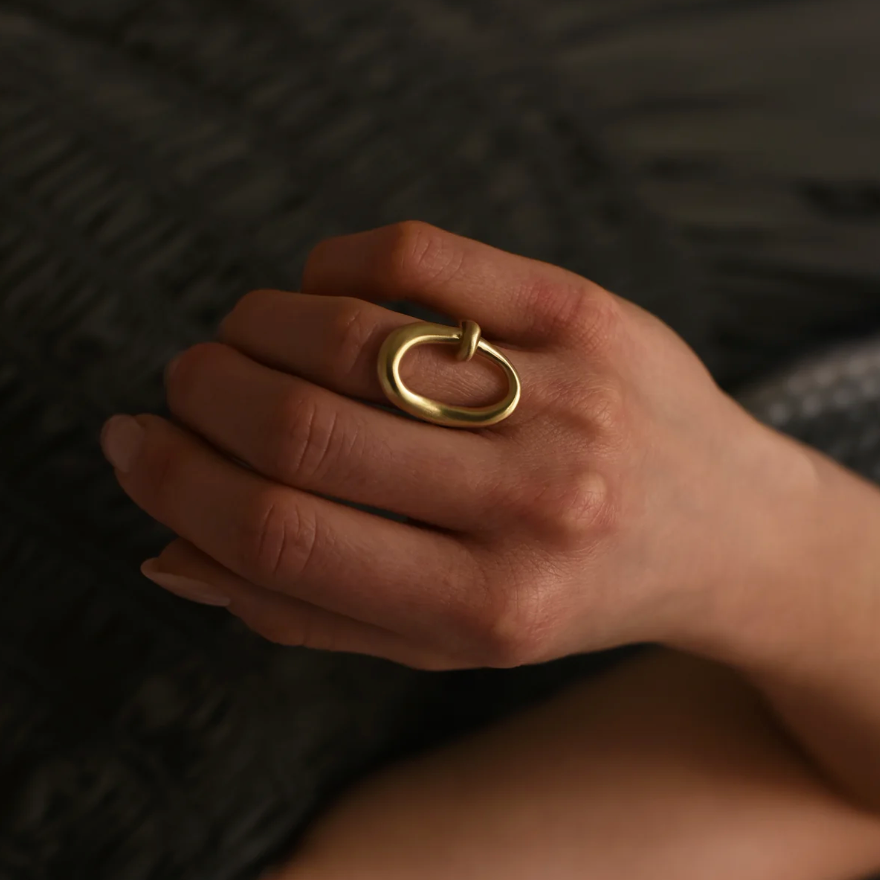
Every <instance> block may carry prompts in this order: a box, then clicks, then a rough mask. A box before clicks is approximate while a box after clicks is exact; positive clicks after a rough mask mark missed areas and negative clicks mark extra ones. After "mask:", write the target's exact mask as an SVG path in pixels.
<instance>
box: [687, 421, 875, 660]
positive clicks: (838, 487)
mask: <svg viewBox="0 0 880 880" xmlns="http://www.w3.org/2000/svg"><path fill="white" fill-rule="evenodd" d="M749 420H750V422H751V425H750V428H749V430H748V431H746V432H744V434H743V435H740V440H741V443H740V453H739V454H740V455H741V457H742V465H741V468H740V472H739V474H738V476H737V478H736V484H737V485H736V488H732V489H731V490H730V499H731V500H730V504H728V505H727V506H728V509H727V511H726V517H725V519H724V523H725V530H726V533H727V535H728V536H729V538H730V540H729V541H727V542H726V543H724V544H723V546H721V549H720V552H719V553H718V554H717V560H716V561H717V565H716V566H715V567H714V568H711V569H710V570H709V574H708V576H707V577H706V581H705V583H704V584H703V585H702V587H701V589H700V590H698V591H696V592H695V593H694V596H693V601H692V602H691V609H690V613H689V614H688V615H685V616H683V617H682V618H681V621H680V626H679V627H678V628H677V630H676V631H675V632H674V633H672V637H671V639H670V644H671V646H672V647H677V648H679V649H682V650H688V651H690V652H692V653H698V654H700V655H702V656H706V657H709V658H711V659H714V660H717V661H720V662H725V663H727V664H729V665H733V666H736V667H738V668H740V669H742V670H744V671H746V670H756V671H760V670H762V669H764V668H767V669H773V670H776V669H779V668H780V667H782V666H790V667H791V668H792V669H794V668H801V667H803V666H805V665H806V664H815V665H816V667H817V671H818V669H819V668H820V667H821V666H822V665H823V664H826V663H827V661H828V660H829V658H831V657H836V656H839V655H840V653H841V652H845V651H847V650H855V648H856V646H859V649H860V650H861V646H862V644H863V643H870V644H871V645H872V646H873V645H874V644H875V643H876V641H877V640H876V632H877V631H878V629H877V627H878V621H877V620H876V619H872V618H876V616H877V614H878V613H880V607H878V604H880V492H878V491H877V490H876V488H875V487H873V486H872V485H871V484H868V483H866V482H865V481H863V480H861V479H860V478H859V477H858V476H856V475H854V474H851V473H850V472H849V471H847V470H845V469H844V468H842V467H840V466H839V465H837V464H836V463H835V462H833V461H832V460H830V459H828V458H827V457H826V456H824V455H822V454H821V453H818V452H816V451H815V450H813V449H810V448H808V447H806V446H804V445H803V444H801V443H798V442H797V441H795V440H792V439H791V438H789V437H786V436H784V435H781V434H778V433H777V432H775V431H773V430H772V429H770V428H767V427H766V426H764V425H761V424H759V423H757V422H755V421H754V420H752V419H751V417H749Z"/></svg>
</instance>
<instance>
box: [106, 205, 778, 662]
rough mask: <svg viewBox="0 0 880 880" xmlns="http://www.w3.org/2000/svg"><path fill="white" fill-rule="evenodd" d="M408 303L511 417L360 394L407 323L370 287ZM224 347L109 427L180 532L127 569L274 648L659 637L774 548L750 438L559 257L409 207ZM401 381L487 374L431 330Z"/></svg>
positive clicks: (501, 649) (446, 394) (441, 650)
mask: <svg viewBox="0 0 880 880" xmlns="http://www.w3.org/2000/svg"><path fill="white" fill-rule="evenodd" d="M404 298H406V299H410V300H413V301H416V302H419V303H422V304H423V305H425V306H427V307H429V308H431V309H433V310H434V311H436V312H441V313H444V314H447V315H450V316H453V317H455V318H458V317H462V318H470V319H473V320H475V321H476V322H477V323H478V324H480V326H481V328H482V331H483V335H484V336H485V337H486V338H487V339H488V340H489V341H491V342H493V343H494V344H496V345H498V346H499V347H500V348H501V350H502V351H504V352H505V354H506V355H507V357H508V358H509V359H510V361H511V362H512V363H513V365H514V366H515V368H516V369H517V370H518V372H519V374H520V377H521V379H522V383H523V395H522V399H521V402H520V404H519V406H518V408H517V409H516V410H515V412H514V413H513V414H512V415H511V416H510V417H509V418H508V419H507V420H505V421H503V422H501V423H499V424H497V425H495V426H492V427H490V428H485V429H481V430H475V431H471V430H461V429H449V428H441V427H438V426H435V425H431V424H428V423H425V422H420V421H415V420H412V419H409V418H404V417H402V416H401V415H400V413H399V412H398V411H396V410H393V411H391V409H390V408H387V409H380V408H378V407H375V406H371V405H370V404H386V405H387V403H388V402H387V400H386V399H385V397H384V395H383V394H382V391H381V388H380V386H379V382H378V379H377V375H376V358H377V354H378V350H379V347H380V345H381V343H382V341H383V340H384V338H385V337H386V336H387V334H388V333H389V332H390V331H391V330H392V329H394V328H395V327H398V326H400V325H401V324H404V323H407V322H408V321H410V320H411V319H410V318H408V317H406V316H403V315H400V314H399V313H396V312H393V311H390V310H387V309H385V308H382V307H381V306H379V305H378V304H377V303H378V302H382V301H388V300H394V299H404ZM219 340H220V341H218V342H208V343H203V344H199V345H196V346H194V347H193V348H191V349H189V350H187V351H186V352H184V353H183V354H182V355H181V356H180V357H178V358H177V359H176V360H175V362H173V363H172V365H171V366H170V367H169V372H168V376H167V393H168V401H169V406H170V408H171V410H172V412H173V413H174V416H175V417H176V419H177V420H179V424H172V423H170V422H168V421H166V420H164V419H161V418H159V417H157V416H154V415H140V416H137V418H136V419H132V418H130V417H114V418H113V419H111V420H110V422H108V425H107V426H105V431H104V433H103V436H102V440H103V445H104V449H105V452H106V454H107V456H108V458H110V460H111V461H112V462H113V463H114V465H115V467H116V475H117V477H118V479H119V482H120V484H121V485H122V487H123V489H124V490H125V491H126V492H127V493H128V494H129V495H130V497H131V498H132V499H133V500H134V501H135V503H137V504H138V505H139V506H141V507H142V508H143V509H144V510H145V511H147V512H148V513H149V514H150V515H152V516H153V517H155V518H156V519H157V520H159V521H160V522H162V523H164V524H165V525H167V526H168V527H170V528H171V529H172V530H174V531H175V532H176V533H177V534H178V535H179V536H180V537H179V538H178V539H177V540H175V541H174V542H172V543H171V544H170V545H169V546H168V547H167V548H166V549H165V550H164V551H163V552H162V554H161V555H160V556H159V557H158V559H157V560H156V561H154V562H153V563H151V564H149V565H147V566H146V567H145V569H144V571H145V573H146V574H147V575H148V576H149V577H151V578H153V579H154V580H156V581H157V582H158V583H160V584H163V585H164V586H166V587H168V588H169V589H171V590H172V591H175V592H180V593H183V594H184V595H189V596H190V598H196V599H201V600H202V601H207V602H214V603H215V604H228V608H229V610H230V611H231V612H232V613H233V614H235V615H237V616H238V617H240V618H241V619H242V620H243V621H244V622H245V623H246V624H247V625H249V626H250V627H252V628H253V629H254V630H255V631H256V632H258V633H261V634H262V635H264V636H265V637H267V638H269V639H272V640H274V641H278V642H281V643H284V644H291V645H307V646H310V647H314V648H324V649H332V650H341V651H353V652H361V653H366V654H375V655H379V656H384V657H387V658H390V659H392V660H396V661H399V662H401V663H406V664H409V665H413V666H417V667H422V668H431V669H440V668H455V667H466V666H475V665H489V666H511V665H518V664H522V663H530V662H539V661H544V660H549V659H552V658H555V657H559V656H563V655H566V654H569V653H573V652H580V651H586V650H593V649H599V648H604V647H610V646H614V645H619V644H624V643H630V642H639V641H656V642H667V643H670V642H672V643H674V642H675V639H676V638H677V637H678V635H679V634H680V633H683V632H685V631H686V630H688V628H690V627H693V626H699V622H700V620H701V618H702V616H703V615H704V614H705V613H706V609H709V608H711V607H713V605H714V604H715V598H714V597H715V596H717V595H718V592H719V591H722V592H723V591H724V590H725V589H728V588H732V586H733V584H734V583H736V581H737V578H738V577H740V576H741V575H742V573H743V559H744V557H745V556H746V555H749V554H750V560H751V562H750V564H752V565H755V566H758V565H761V564H762V559H763V557H762V553H764V555H769V554H771V552H772V551H771V548H769V547H767V546H765V545H767V542H766V541H764V542H763V544H762V541H761V539H760V535H761V529H762V519H761V517H762V514H761V513H760V512H758V513H755V509H756V502H758V501H760V499H759V495H760V493H761V492H762V491H764V486H765V485H766V484H767V483H769V482H773V481H774V480H777V479H778V476H779V467H777V466H776V464H775V462H776V460H777V459H778V458H779V456H776V455H774V454H773V453H772V450H773V449H775V446H774V445H773V442H772V441H771V440H770V435H769V433H768V432H764V431H763V430H762V429H760V428H759V426H757V423H755V422H754V421H753V420H752V419H751V418H750V417H748V416H747V415H746V414H745V413H744V412H743V411H742V410H741V409H740V408H739V407H738V406H736V405H735V404H734V403H733V402H732V401H731V400H730V399H729V398H728V397H727V396H725V395H724V394H723V393H722V392H721V391H720V390H719V389H718V388H717V386H716V385H715V383H714V382H713V381H712V379H711V377H710V376H709V374H708V372H707V371H706V369H705V368H704V367H703V365H702V364H701V363H700V361H699V360H698V359H697V357H696V356H695V355H694V354H693V352H692V351H691V350H690V349H689V348H688V347H687V346H686V345H685V344H684V342H682V340H681V339H679V338H678V337H677V336H676V335H675V334H674V333H673V332H672V331H671V330H670V329H669V328H668V327H666V326H665V325H664V324H662V323H661V322H660V321H659V320H657V319H655V318H654V317H652V316H650V315H649V314H647V313H646V312H644V311H642V310H641V309H639V308H637V307H636V306H634V305H632V304H631V303H628V302H626V301H625V300H623V299H620V298H618V297H616V296H614V295H613V294H611V293H609V292H607V291H605V290H602V289H601V288H599V287H597V286H596V285H595V284H592V283H591V282H589V281H587V280H585V279H584V278H581V277H580V276H577V275H574V274H572V273H570V272H567V271H565V270H563V269H561V268H558V267H554V266H551V265H548V264H544V263H540V262H536V261H532V260H528V259H525V258H523V257H519V256H514V255H511V254H508V253H504V252H502V251H499V250H495V249H493V248H490V247H488V246H485V245H482V244H479V243H477V242H474V241H471V240H468V239H464V238H460V237H458V236H455V235H452V234H449V233H446V232H443V231H441V230H439V229H436V228H434V227H431V226H428V225H426V224H423V223H416V222H408V223H403V224H399V225H395V226H390V227H386V228H382V229H378V230H374V231H371V232H365V233H361V234H358V235H352V236H347V237H342V238H337V239H331V240H328V241H325V242H323V243H321V244H319V245H318V246H317V247H316V248H315V250H314V251H313V253H312V254H311V256H310V258H309V260H308V263H307V266H306V269H305V272H304V278H303V292H302V293H282V292H276V291H257V292H254V293H251V294H248V295H247V296H245V297H244V298H243V299H242V300H241V301H240V303H239V304H238V305H237V306H236V307H235V309H234V310H233V311H232V312H231V313H230V314H229V315H228V316H227V318H226V319H225V321H224V322H223V324H222V327H221V330H220V334H219ZM404 372H405V378H407V379H408V382H409V384H410V385H411V386H413V387H415V388H417V389H418V390H419V391H421V392H422V393H425V394H428V395H429V396H432V397H435V398H437V399H441V400H448V401H450V402H460V403H464V404H471V405H476V404H482V403H487V402H489V401H491V400H495V399H498V397H500V396H501V395H502V394H503V390H504V385H503V382H502V380H501V378H500V376H496V375H495V373H494V368H493V367H491V365H489V364H488V362H487V361H485V360H484V359H483V358H479V357H478V358H475V359H474V360H473V361H471V362H470V363H468V364H461V363H459V362H456V361H455V360H454V358H453V354H452V350H451V349H450V348H447V347H445V346H443V347H440V346H426V347H422V348H419V349H417V350H416V351H414V352H412V353H411V354H410V355H408V356H407V360H406V361H405V362H404ZM771 474H772V477H773V479H772V480H771V479H770V476H771ZM765 478H766V479H765ZM334 499H344V500H346V501H349V502H354V503H357V504H362V505H369V506H371V507H373V508H380V509H382V510H386V511H390V512H394V513H396V514H399V515H401V516H402V517H405V518H408V519H407V521H395V520H392V519H389V518H385V517H381V516H378V515H376V514H374V513H372V512H368V511H366V510H363V509H356V508H354V507H351V506H348V505H343V504H340V503H338V501H337V500H334ZM757 507H758V508H759V511H760V510H762V509H763V510H766V509H767V504H764V505H763V507H762V506H761V504H760V503H758V504H757ZM771 513H772V512H766V513H765V514H763V515H767V516H769V515H771ZM746 546H748V547H749V548H750V549H749V554H746V553H744V547H746ZM764 551H766V552H764ZM169 575H170V577H169ZM713 591H714V592H713Z"/></svg>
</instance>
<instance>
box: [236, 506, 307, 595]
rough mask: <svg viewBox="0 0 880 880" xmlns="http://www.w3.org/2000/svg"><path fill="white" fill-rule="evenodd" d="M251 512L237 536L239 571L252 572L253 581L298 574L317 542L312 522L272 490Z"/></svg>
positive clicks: (290, 576)
mask: <svg viewBox="0 0 880 880" xmlns="http://www.w3.org/2000/svg"><path fill="white" fill-rule="evenodd" d="M251 514H252V515H245V517H244V525H243V526H242V529H241V535H240V538H239V540H240V547H239V551H238V555H239V556H240V560H241V564H242V567H243V570H244V571H246V572H249V573H250V572H253V574H254V577H253V578H252V580H255V581H256V582H257V583H259V582H261V581H262V582H269V583H272V582H275V581H278V580H280V579H288V578H298V577H302V576H303V575H304V574H305V573H306V572H307V571H308V569H309V567H310V565H311V560H312V558H313V554H314V552H315V547H316V543H317V529H316V528H315V523H314V521H313V520H310V519H309V518H308V517H306V516H304V515H303V513H302V511H301V510H300V509H299V508H298V507H297V506H296V505H295V504H292V503H291V502H290V500H289V499H286V498H283V497H281V496H280V495H278V494H274V493H264V494H263V497H262V498H260V499H259V500H258V502H257V503H256V504H255V506H254V510H253V511H252V512H251Z"/></svg>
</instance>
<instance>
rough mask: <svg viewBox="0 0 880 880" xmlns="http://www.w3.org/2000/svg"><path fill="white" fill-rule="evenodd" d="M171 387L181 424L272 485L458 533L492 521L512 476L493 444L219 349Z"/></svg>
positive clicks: (195, 352) (187, 361)
mask: <svg viewBox="0 0 880 880" xmlns="http://www.w3.org/2000/svg"><path fill="white" fill-rule="evenodd" d="M167 386H168V388H167V393H168V402H169V406H170V408H171V411H172V412H173V413H174V415H175V416H176V417H177V418H179V419H180V420H181V421H182V422H183V423H184V424H185V425H186V426H187V427H189V428H191V429H192V430H194V431H195V432H196V433H198V434H200V435H201V436H202V437H204V438H205V439H206V440H208V442H210V443H211V444H212V445H213V446H214V447H216V448H218V449H220V450H222V451H224V452H226V453H228V454H230V455H232V456H235V457H236V458H238V459H239V460H241V461H243V462H245V463H246V464H248V465H250V466H251V467H252V468H253V469H254V470H256V471H258V472H259V473H261V474H263V475H264V476H266V477H268V478H269V479H272V480H277V481H278V482H281V483H284V484H286V485H288V486H293V487H296V488H298V489H304V490H306V491H309V492H317V493H321V494H323V495H329V496H331V497H333V498H339V499H344V500H346V501H350V502H354V503H356V504H363V505H369V506H371V507H375V508H380V509H382V510H387V511H391V512H394V513H398V514H401V515H403V516H408V517H411V518H413V519H416V520H419V521H421V522H425V523H430V524H432V525H436V526H440V527H443V528H449V529H455V530H462V529H464V530H466V529H468V528H469V527H476V526H477V525H478V524H481V523H482V524H485V522H486V518H487V517H488V516H489V515H490V514H491V509H490V507H489V504H488V502H487V501H486V499H490V498H492V497H493V496H494V493H493V491H492V489H493V484H494V483H495V482H497V481H498V480H499V479H500V477H501V475H502V471H503V469H502V465H501V460H500V449H499V446H498V444H497V443H493V442H491V440H490V438H488V437H485V436H481V435H480V434H477V433H474V432H470V431H448V430H442V429H440V428H438V427H436V426H434V425H429V424H426V423H423V422H419V421H415V420H411V419H405V418H401V417H399V416H397V415H395V414H392V413H389V412H385V411H383V410H380V409H377V408H375V407H372V406H368V405H367V404H365V403H362V402H361V401H359V400H352V399H351V398H348V397H343V396H342V395H339V394H336V393H335V392H333V391H329V390H328V389H326V388H323V387H321V386H320V385H315V384H313V383H311V382H309V381H307V380H305V379H302V378H300V377H298V376H290V375H288V374H286V373H281V372H278V371H277V370H273V369H270V368H269V367H266V366H264V365H263V364H259V363H256V362H255V361H253V360H251V359H250V358H248V357H246V356H245V355H243V354H242V353H241V352H239V351H237V350H236V349H234V348H231V347H229V346H227V345H223V344H220V343H214V342H209V343H203V344H200V345H197V346H194V347H193V348H191V349H189V350H187V351H186V352H185V353H184V354H183V355H181V356H180V358H179V360H177V361H176V362H175V364H174V367H173V369H172V370H171V371H170V372H169V375H168V378H167Z"/></svg>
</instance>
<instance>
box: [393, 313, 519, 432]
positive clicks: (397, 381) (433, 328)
mask: <svg viewBox="0 0 880 880" xmlns="http://www.w3.org/2000/svg"><path fill="white" fill-rule="evenodd" d="M432 343H442V344H447V345H457V346H458V351H457V352H456V355H455V356H456V358H457V359H458V360H460V361H469V360H470V359H471V358H472V357H473V356H474V355H475V354H476V353H477V352H482V353H483V354H484V355H485V356H486V357H488V358H489V360H491V361H494V362H495V363H496V364H498V366H499V367H501V369H502V370H504V372H505V374H506V375H507V394H506V395H505V396H504V398H503V399H502V400H500V401H498V403H492V404H490V405H489V406H453V405H451V404H448V403H441V402H440V401H439V400H432V399H431V398H430V397H423V396H422V395H421V394H416V393H415V392H414V391H411V390H410V389H409V388H407V387H406V385H404V384H403V380H402V379H401V378H400V362H401V361H402V360H403V356H404V355H405V354H406V353H407V352H408V351H409V350H410V349H411V348H414V347H415V346H417V345H430V344H432ZM378 369H379V382H380V383H381V385H382V390H383V391H384V392H385V396H386V397H387V398H388V399H389V400H390V401H391V402H392V403H393V404H395V405H396V406H398V407H400V409H402V410H403V411H404V412H408V413H409V414H410V415H412V416H416V418H420V419H424V421H426V422H433V424H435V425H443V426H444V427H446V428H483V427H488V426H489V425H495V424H497V423H498V422H500V421H502V420H503V419H506V418H507V417H508V416H509V415H510V414H511V413H512V412H513V411H514V410H515V409H516V405H517V404H518V403H519V398H520V395H521V393H522V386H521V384H520V381H519V376H518V375H517V372H516V370H515V369H514V368H513V365H512V364H511V363H510V361H508V360H507V358H506V357H504V355H503V354H501V352H500V351H498V349H497V348H495V346H493V345H490V344H489V343H488V342H486V340H485V339H482V338H481V336H480V325H479V324H477V323H476V322H475V321H464V320H463V321H459V325H458V327H449V326H447V325H446V324H433V323H431V322H428V321H416V322H414V323H412V324H404V325H403V326H402V327H398V328H397V329H396V330H392V331H391V333H389V334H388V336H387V337H386V339H385V341H384V342H383V343H382V348H381V349H380V350H379V363H378Z"/></svg>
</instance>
